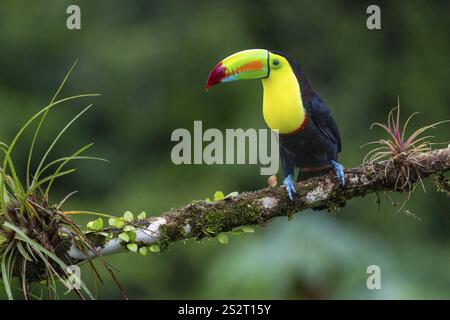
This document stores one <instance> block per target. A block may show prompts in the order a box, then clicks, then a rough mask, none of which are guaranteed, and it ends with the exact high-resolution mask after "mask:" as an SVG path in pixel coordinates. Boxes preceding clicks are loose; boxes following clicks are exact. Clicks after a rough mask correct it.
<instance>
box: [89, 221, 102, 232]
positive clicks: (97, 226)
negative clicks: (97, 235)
mask: <svg viewBox="0 0 450 320" xmlns="http://www.w3.org/2000/svg"><path fill="white" fill-rule="evenodd" d="M87 228H88V229H89V230H92V231H100V230H101V229H102V228H103V219H102V218H98V219H96V220H94V221H90V222H88V224H87Z"/></svg>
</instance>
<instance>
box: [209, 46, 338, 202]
mask: <svg viewBox="0 0 450 320" xmlns="http://www.w3.org/2000/svg"><path fill="white" fill-rule="evenodd" d="M251 79H261V81H262V86H263V106H262V111H263V116H264V120H265V122H266V124H267V126H268V127H269V128H270V129H271V130H273V131H274V132H275V133H276V134H277V135H278V142H279V152H280V159H281V166H282V168H283V173H284V182H283V184H284V186H285V188H286V191H287V194H288V197H289V199H290V200H294V195H295V194H296V192H297V191H296V188H295V183H294V174H295V170H296V168H297V169H298V176H297V182H298V181H303V180H305V179H308V178H310V177H314V176H319V175H323V174H325V173H327V172H329V171H330V170H334V172H335V174H336V176H337V178H338V181H339V184H340V185H341V186H342V187H344V186H345V175H344V167H343V166H342V165H341V164H340V163H339V162H338V154H339V153H340V152H341V149H342V145H341V137H340V134H339V129H338V126H337V124H336V121H335V120H334V119H333V117H332V115H331V112H330V110H329V109H328V107H327V106H326V104H325V103H324V102H323V100H322V99H321V98H320V97H319V95H318V94H317V93H316V92H315V91H314V90H313V88H312V87H311V85H310V84H309V81H308V80H307V79H306V76H305V74H304V73H303V71H302V69H301V68H300V66H299V64H298V63H297V62H296V61H295V60H294V59H293V58H291V56H289V55H288V54H287V53H285V52H281V51H275V50H266V49H248V50H243V51H239V52H237V53H234V54H232V55H230V56H228V57H226V58H225V59H223V60H222V61H220V62H219V63H218V64H217V65H216V66H215V67H214V68H213V70H212V71H211V73H210V74H209V76H208V79H207V81H206V87H205V89H206V91H208V90H209V89H210V88H211V87H212V86H214V85H217V84H220V83H227V82H233V81H238V80H251Z"/></svg>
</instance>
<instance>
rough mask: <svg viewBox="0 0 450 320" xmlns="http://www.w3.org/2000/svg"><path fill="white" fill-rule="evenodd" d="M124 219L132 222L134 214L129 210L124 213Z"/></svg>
mask: <svg viewBox="0 0 450 320" xmlns="http://www.w3.org/2000/svg"><path fill="white" fill-rule="evenodd" d="M123 220H125V221H127V222H132V221H133V220H134V216H133V214H132V213H131V212H130V211H127V212H125V213H124V214H123Z"/></svg>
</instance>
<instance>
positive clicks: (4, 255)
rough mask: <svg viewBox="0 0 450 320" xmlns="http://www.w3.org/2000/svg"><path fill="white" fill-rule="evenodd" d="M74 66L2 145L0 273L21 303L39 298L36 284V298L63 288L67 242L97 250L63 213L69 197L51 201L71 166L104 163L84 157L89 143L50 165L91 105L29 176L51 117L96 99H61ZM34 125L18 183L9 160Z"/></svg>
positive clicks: (86, 294)
mask: <svg viewBox="0 0 450 320" xmlns="http://www.w3.org/2000/svg"><path fill="white" fill-rule="evenodd" d="M75 65H76V63H75V64H74V65H73V66H72V68H70V70H69V72H68V73H67V75H66V76H65V78H64V79H63V81H62V83H61V84H60V86H59V87H58V90H57V91H56V93H55V95H54V96H53V97H52V99H51V100H50V102H49V104H48V105H47V106H45V107H44V108H43V109H42V110H40V111H39V112H38V113H36V114H35V115H33V116H32V117H31V118H30V119H29V120H28V121H27V122H26V123H25V124H24V125H23V126H22V127H21V128H20V130H19V131H18V133H17V134H16V135H15V137H14V138H13V139H12V141H11V143H9V144H6V143H3V142H2V143H0V149H1V152H2V153H3V159H4V160H3V161H2V164H0V165H1V166H0V266H1V269H0V272H1V280H2V283H1V284H2V285H3V287H4V290H5V292H6V294H7V296H8V298H9V299H13V298H14V296H15V294H14V291H19V292H21V293H22V295H23V298H25V299H29V298H31V297H38V295H36V294H33V293H32V292H31V290H30V286H31V284H32V283H35V282H38V283H42V284H44V288H45V290H44V289H43V287H42V286H40V291H41V293H40V294H39V296H40V297H43V298H44V297H45V298H50V299H51V298H58V290H57V287H58V286H57V282H58V281H60V282H62V283H66V281H67V279H68V278H69V276H70V274H69V273H68V267H69V265H70V264H72V263H75V261H73V259H71V258H70V257H68V256H67V255H66V252H67V246H68V243H69V242H68V241H66V240H70V243H72V242H74V243H76V244H77V246H78V247H79V248H80V250H83V251H90V252H94V253H95V252H96V251H97V250H96V246H95V244H94V243H93V241H92V240H91V239H90V237H89V235H88V234H86V233H84V232H83V231H82V230H81V229H80V227H79V226H77V225H76V224H75V223H74V222H73V221H72V220H71V219H70V218H69V217H68V216H67V215H66V214H64V213H63V212H62V211H61V208H62V206H63V204H64V202H65V201H66V200H67V199H68V198H69V197H70V196H71V195H72V194H69V195H68V196H66V197H65V198H64V199H62V200H61V201H59V203H51V202H50V201H49V198H50V193H51V190H52V186H53V184H54V182H55V180H56V179H59V178H61V177H64V176H66V175H68V174H71V173H73V172H74V171H75V169H73V168H69V169H68V168H67V167H68V165H70V164H71V163H72V162H73V161H75V160H98V161H106V160H104V159H101V158H97V157H90V156H85V155H84V153H85V152H86V151H87V150H88V149H89V148H90V147H91V146H92V144H88V145H85V146H83V147H81V148H79V149H78V150H76V151H74V152H73V153H72V154H71V155H70V156H66V157H62V158H58V159H55V160H51V161H49V160H48V158H49V156H50V153H51V151H52V150H53V148H54V147H55V145H56V144H57V142H58V141H59V140H60V139H61V138H62V136H63V135H64V133H65V132H66V131H67V130H68V129H69V128H70V126H71V125H72V124H73V123H74V122H75V121H76V120H77V119H79V118H80V117H81V116H82V115H83V114H84V113H85V112H87V111H88V110H89V109H90V108H91V107H92V106H93V104H88V105H87V106H86V107H85V108H84V109H82V110H81V111H80V112H79V113H78V114H77V115H76V116H74V117H73V118H72V120H70V121H69V122H68V123H67V124H66V125H65V126H64V127H63V128H62V129H61V131H60V132H59V133H58V134H57V136H56V137H55V138H54V140H53V141H52V143H51V144H50V145H49V147H48V148H47V150H46V151H45V153H44V154H43V156H42V157H41V159H40V160H39V162H38V166H37V169H36V170H35V171H34V172H33V174H31V166H32V163H33V155H34V154H33V152H34V149H35V145H36V142H37V139H38V136H39V133H40V130H41V129H42V126H43V124H44V122H45V120H46V118H47V116H48V114H49V112H50V111H52V110H54V109H56V108H58V107H61V106H63V105H64V103H65V102H68V101H71V100H80V101H81V100H82V99H85V98H90V97H95V96H98V94H92V93H86V94H78V95H73V96H69V97H66V98H61V99H59V95H60V93H61V90H62V88H63V86H64V84H65V83H66V81H67V80H68V78H69V76H70V74H71V72H72V71H73V69H74V67H75ZM33 125H34V126H35V128H34V134H33V138H32V141H31V145H30V149H29V152H28V160H27V166H26V178H25V182H23V181H22V180H21V179H20V178H19V176H20V174H19V172H18V171H17V169H16V167H15V162H14V160H13V156H14V149H15V147H16V146H17V144H18V143H19V141H20V140H21V138H22V135H23V134H24V132H25V131H26V130H28V129H30V128H32V126H33ZM88 263H89V264H90V266H91V268H92V271H93V273H94V275H96V277H94V281H96V280H97V279H99V280H101V279H100V278H99V276H98V272H97V270H96V269H95V266H94V265H93V264H92V263H91V261H90V260H88ZM103 265H104V266H105V267H106V268H107V269H108V270H109V272H110V273H111V275H112V276H113V278H114V279H115V277H114V274H113V272H112V269H111V268H110V267H109V266H108V265H107V264H106V263H105V262H103ZM14 279H19V281H18V285H17V286H15V285H14V283H15V282H14ZM73 289H74V292H75V293H76V294H77V295H78V296H79V298H81V299H85V298H89V299H92V298H94V295H93V293H91V291H90V290H89V289H88V287H87V286H86V284H85V283H83V282H82V281H81V280H80V286H79V288H76V287H75V288H73Z"/></svg>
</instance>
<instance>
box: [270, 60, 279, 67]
mask: <svg viewBox="0 0 450 320" xmlns="http://www.w3.org/2000/svg"><path fill="white" fill-rule="evenodd" d="M272 65H273V66H274V67H278V66H279V65H280V60H278V59H273V61H272Z"/></svg>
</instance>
